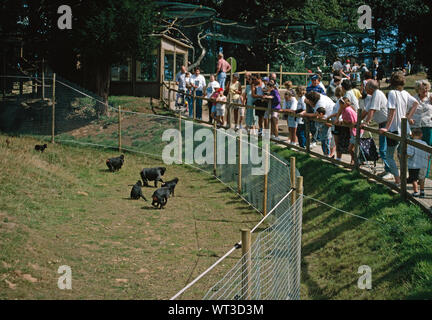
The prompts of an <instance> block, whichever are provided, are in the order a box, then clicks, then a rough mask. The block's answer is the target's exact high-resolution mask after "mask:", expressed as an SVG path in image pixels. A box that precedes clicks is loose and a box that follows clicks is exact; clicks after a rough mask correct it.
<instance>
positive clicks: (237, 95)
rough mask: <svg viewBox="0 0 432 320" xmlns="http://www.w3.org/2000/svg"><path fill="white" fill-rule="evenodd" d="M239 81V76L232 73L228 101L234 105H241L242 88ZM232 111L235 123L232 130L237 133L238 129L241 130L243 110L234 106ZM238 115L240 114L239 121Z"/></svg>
mask: <svg viewBox="0 0 432 320" xmlns="http://www.w3.org/2000/svg"><path fill="white" fill-rule="evenodd" d="M239 79H240V76H239V74H238V73H234V74H233V80H232V82H231V83H230V84H229V96H230V98H231V100H230V101H231V102H232V103H236V104H242V96H241V94H242V86H241V83H240V81H239ZM233 109H234V123H235V128H234V130H236V131H237V130H238V129H242V122H243V118H244V115H245V108H244V107H239V106H234V107H233ZM239 113H240V119H239ZM239 120H240V121H239Z"/></svg>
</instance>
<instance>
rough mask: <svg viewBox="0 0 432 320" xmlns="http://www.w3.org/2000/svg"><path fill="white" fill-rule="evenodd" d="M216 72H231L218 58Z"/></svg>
mask: <svg viewBox="0 0 432 320" xmlns="http://www.w3.org/2000/svg"><path fill="white" fill-rule="evenodd" d="M216 70H219V71H218V72H228V71H229V70H231V65H230V64H229V63H228V61H226V60H225V59H224V58H220V59H219V60H218V63H217V69H216Z"/></svg>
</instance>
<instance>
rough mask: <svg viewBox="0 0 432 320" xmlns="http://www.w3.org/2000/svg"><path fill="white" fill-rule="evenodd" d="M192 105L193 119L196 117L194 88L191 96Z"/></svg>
mask: <svg viewBox="0 0 432 320" xmlns="http://www.w3.org/2000/svg"><path fill="white" fill-rule="evenodd" d="M192 106H193V119H194V120H195V119H196V92H195V89H194V90H193V97H192Z"/></svg>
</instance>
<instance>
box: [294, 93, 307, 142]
mask: <svg viewBox="0 0 432 320" xmlns="http://www.w3.org/2000/svg"><path fill="white" fill-rule="evenodd" d="M305 94H306V87H304V86H298V87H297V88H296V95H297V98H298V100H297V110H296V113H301V112H303V111H306V103H305V99H306V98H305ZM296 134H297V141H298V144H299V145H300V147H302V148H304V147H306V136H305V124H304V120H303V118H297V132H296Z"/></svg>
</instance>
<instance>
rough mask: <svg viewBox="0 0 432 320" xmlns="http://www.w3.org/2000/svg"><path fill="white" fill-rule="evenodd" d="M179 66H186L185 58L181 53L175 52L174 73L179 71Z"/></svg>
mask: <svg viewBox="0 0 432 320" xmlns="http://www.w3.org/2000/svg"><path fill="white" fill-rule="evenodd" d="M181 66H185V67H186V59H185V55H184V54H182V53H177V54H176V69H177V70H176V73H177V72H179V71H180V68H181Z"/></svg>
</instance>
